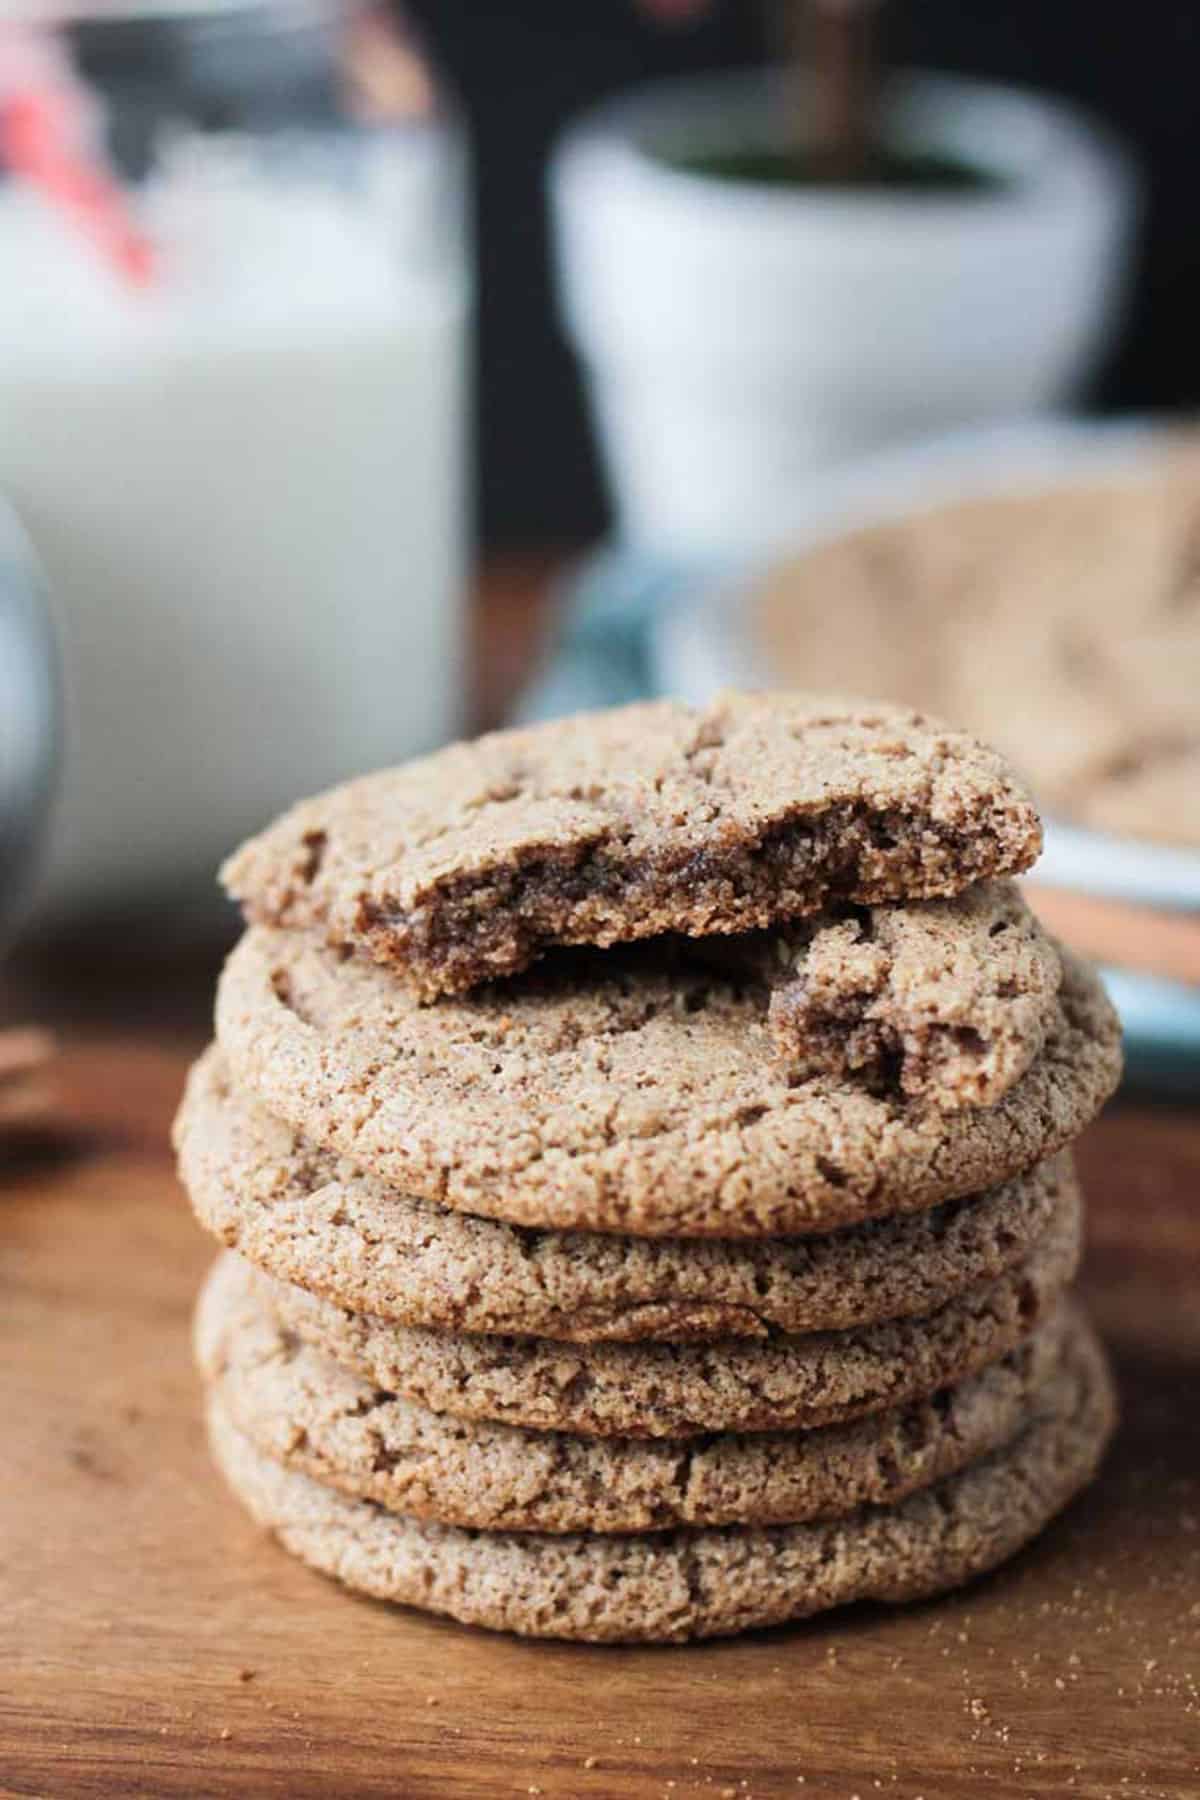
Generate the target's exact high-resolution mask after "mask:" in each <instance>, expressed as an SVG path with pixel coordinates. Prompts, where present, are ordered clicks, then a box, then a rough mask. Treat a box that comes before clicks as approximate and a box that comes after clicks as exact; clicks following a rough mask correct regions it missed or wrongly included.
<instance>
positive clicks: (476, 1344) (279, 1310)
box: [216, 1212, 1080, 1437]
mask: <svg viewBox="0 0 1200 1800" xmlns="http://www.w3.org/2000/svg"><path fill="white" fill-rule="evenodd" d="M1079 1238H1080V1222H1079V1215H1078V1212H1076V1214H1075V1216H1074V1217H1073V1218H1069V1217H1064V1218H1062V1219H1061V1220H1056V1221H1055V1222H1054V1224H1053V1225H1052V1226H1051V1227H1050V1230H1049V1231H1048V1232H1047V1234H1046V1236H1045V1238H1044V1239H1043V1241H1042V1243H1040V1244H1039V1245H1038V1246H1037V1248H1036V1249H1035V1250H1034V1251H1033V1252H1032V1253H1031V1255H1030V1256H1029V1257H1027V1258H1026V1260H1025V1261H1024V1263H1022V1264H1021V1265H1020V1266H1019V1267H1018V1268H1016V1269H1014V1270H1011V1271H1010V1272H1009V1273H1008V1274H1007V1275H1002V1276H1000V1278H999V1279H998V1280H996V1281H994V1282H987V1283H985V1284H984V1285H983V1286H982V1287H979V1288H975V1289H973V1290H972V1291H971V1292H970V1293H968V1294H963V1295H959V1296H958V1297H957V1298H956V1299H954V1300H950V1301H948V1302H947V1303H946V1305H945V1306H943V1307H941V1308H939V1310H938V1311H937V1312H935V1313H932V1314H930V1316H929V1317H928V1318H924V1319H901V1320H892V1321H888V1322H885V1323H883V1324H878V1325H868V1326H864V1327H862V1328H859V1329H850V1330H847V1331H836V1332H829V1331H826V1332H813V1333H809V1334H806V1335H805V1336H802V1337H772V1338H767V1339H764V1340H758V1339H753V1338H749V1339H748V1338H728V1339H721V1340H717V1341H715V1342H712V1343H701V1344H659V1343H645V1344H640V1343H639V1344H563V1343H549V1342H543V1341H541V1340H539V1339H537V1338H507V1337H473V1336H468V1335H465V1334H459V1333H456V1332H448V1331H430V1330H427V1329H424V1328H423V1327H419V1326H403V1325H389V1324H387V1323H385V1322H382V1321H380V1320H378V1319H373V1318H371V1317H370V1315H369V1314H363V1313H348V1312H345V1311H343V1310H342V1309H340V1308H339V1307H336V1306H332V1305H330V1303H329V1302H328V1301H327V1300H319V1299H317V1298H316V1297H315V1296H314V1295H312V1294H308V1293H306V1292H305V1291H304V1289H303V1288H297V1287H291V1286H289V1285H288V1284H286V1283H284V1282H276V1281H272V1280H271V1278H270V1277H269V1276H265V1275H260V1274H258V1273H256V1272H255V1271H253V1270H250V1269H249V1268H248V1266H247V1265H245V1264H239V1263H238V1261H237V1259H236V1258H232V1259H230V1261H231V1263H232V1267H233V1269H239V1270H240V1271H241V1274H240V1277H239V1276H236V1275H234V1274H231V1273H229V1274H226V1273H222V1272H221V1271H222V1269H223V1268H224V1269H228V1268H229V1267H230V1264H228V1263H226V1264H222V1263H218V1265H217V1268H218V1275H217V1277H216V1279H219V1280H221V1281H225V1280H228V1281H230V1282H232V1281H235V1280H237V1279H239V1278H240V1279H242V1280H246V1281H249V1282H251V1283H255V1284H257V1286H258V1289H259V1291H260V1293H261V1294H262V1296H263V1303H264V1304H265V1305H266V1306H267V1307H268V1308H269V1310H270V1311H271V1313H272V1314H273V1315H274V1316H275V1318H276V1319H278V1321H279V1322H280V1324H281V1325H282V1326H283V1327H284V1328H285V1329H286V1330H288V1331H291V1332H294V1333H295V1335H296V1336H297V1337H299V1338H300V1339H302V1340H303V1341H304V1342H305V1343H309V1344H313V1345H314V1346H315V1347H316V1348H318V1349H320V1350H323V1351H324V1352H325V1354H326V1355H327V1356H329V1357H331V1358H332V1360H333V1361H334V1362H336V1363H339V1364H340V1365H341V1366H342V1367H343V1368H347V1369H353V1370H355V1371H356V1372H357V1373H358V1374H360V1375H362V1376H363V1377H364V1378H365V1379H366V1380H367V1381H369V1382H370V1383H372V1385H373V1386H374V1387H376V1388H381V1389H383V1390H385V1391H386V1392H388V1393H396V1394H403V1395H404V1396H405V1398H407V1399H409V1400H415V1401H417V1402H418V1404H420V1405H422V1406H427V1407H428V1408H429V1409H430V1410H431V1411H433V1412H442V1413H450V1414H452V1415H453V1416H454V1417H456V1418H461V1419H490V1420H495V1421H497V1422H499V1423H501V1424H508V1425H525V1426H529V1427H531V1428H532V1429H534V1430H539V1431H566V1432H573V1433H580V1432H582V1433H584V1434H585V1435H592V1434H594V1435H596V1436H599V1437H687V1436H692V1435H695V1434H697V1433H703V1432H707V1431H788V1430H794V1429H807V1428H808V1427H811V1426H814V1425H827V1424H830V1423H832V1422H834V1421H835V1420H839V1419H847V1418H854V1417H857V1416H858V1415H860V1414H862V1413H869V1412H879V1411H881V1410H882V1409H883V1408H885V1407H889V1406H896V1405H898V1404H900V1403H901V1402H902V1401H905V1400H908V1399H912V1398H914V1397H916V1396H918V1395H924V1394H931V1393H933V1392H934V1391H935V1390H936V1389H938V1388H940V1387H945V1386H946V1385H947V1384H948V1383H950V1382H952V1381H958V1380H961V1379H962V1378H963V1377H965V1376H966V1375H969V1374H971V1373H973V1372H974V1371H975V1370H976V1369H980V1368H983V1367H984V1366H985V1364H987V1363H989V1362H994V1361H996V1359H997V1358H998V1357H1001V1356H1004V1355H1006V1354H1007V1352H1008V1351H1009V1350H1011V1349H1013V1348H1014V1347H1015V1346H1016V1345H1017V1344H1019V1343H1020V1342H1021V1341H1022V1340H1023V1339H1024V1338H1025V1337H1027V1336H1028V1335H1029V1333H1030V1332H1031V1331H1032V1330H1033V1329H1034V1327H1035V1325H1037V1324H1038V1322H1039V1321H1040V1320H1041V1319H1043V1318H1044V1317H1045V1316H1046V1314H1047V1313H1048V1312H1049V1311H1050V1310H1052V1308H1053V1306H1054V1304H1055V1302H1056V1301H1057V1299H1058V1297H1059V1295H1060V1294H1061V1293H1062V1290H1063V1288H1064V1287H1065V1286H1066V1284H1067V1283H1068V1282H1069V1281H1070V1279H1071V1277H1072V1275H1073V1274H1074V1272H1075V1268H1076V1265H1077V1263H1078V1260H1079Z"/></svg>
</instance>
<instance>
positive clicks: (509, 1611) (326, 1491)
mask: <svg viewBox="0 0 1200 1800" xmlns="http://www.w3.org/2000/svg"><path fill="white" fill-rule="evenodd" d="M1113 1420H1114V1403H1113V1395H1112V1388H1111V1384H1110V1381H1109V1377H1108V1374H1107V1370H1106V1368H1105V1366H1104V1362H1103V1359H1102V1358H1101V1357H1099V1356H1096V1355H1094V1354H1093V1355H1092V1356H1091V1357H1085V1358H1083V1359H1082V1360H1081V1364H1080V1368H1079V1376H1078V1380H1077V1381H1076V1382H1074V1383H1070V1384H1067V1386H1066V1390H1065V1391H1064V1392H1063V1394H1062V1398H1061V1405H1060V1410H1059V1411H1058V1412H1057V1413H1051V1414H1049V1415H1048V1416H1045V1417H1041V1418H1038V1419H1037V1420H1036V1421H1035V1422H1033V1423H1031V1424H1030V1425H1029V1426H1028V1427H1027V1428H1026V1429H1025V1430H1024V1431H1022V1432H1020V1433H1019V1434H1018V1436H1017V1437H1016V1438H1014V1439H1013V1440H1012V1441H1011V1442H1010V1443H1009V1444H1007V1445H1005V1446H1004V1447H1002V1448H1001V1449H999V1450H996V1451H994V1452H992V1454H991V1455H989V1456H986V1457H984V1458H982V1459H981V1460H980V1461H979V1462H976V1463H972V1464H971V1465H970V1466H969V1467H967V1468H966V1469H964V1470H962V1471H961V1472H960V1473H958V1474H956V1475H952V1476H950V1477H948V1478H947V1479H946V1480H943V1481H940V1482H938V1483H937V1484H936V1485H935V1486H933V1487H931V1488H927V1489H924V1490H922V1491H921V1492H919V1493H916V1494H912V1495H910V1496H909V1498H908V1499H906V1500H902V1501H901V1502H900V1503H899V1504H898V1505H895V1506H869V1507H864V1508H862V1509H861V1510H860V1511H858V1512H856V1513H852V1514H851V1515H849V1516H848V1517H847V1518H844V1519H838V1520H832V1521H825V1522H821V1523H811V1524H803V1525H780V1526H773V1527H772V1526H759V1527H755V1526H729V1527H726V1528H724V1529H717V1530H689V1529H680V1530H677V1531H667V1532H655V1533H647V1534H642V1535H632V1536H602V1535H594V1534H588V1535H584V1534H579V1533H575V1534H569V1535H564V1536H557V1537H555V1536H548V1535H545V1534H537V1533H528V1532H493V1531H464V1530H462V1529H460V1528H458V1527H455V1526H452V1525H437V1524H433V1523H429V1522H422V1521H419V1520H415V1519H408V1518H403V1517H399V1516H397V1515H396V1514H395V1513H390V1512H386V1511H385V1510H384V1509H383V1508H382V1507H379V1506H376V1505H373V1504H372V1503H371V1502H370V1501H368V1500H355V1499H350V1498H348V1497H347V1496H346V1495H344V1494H340V1493H337V1492H336V1491H334V1490H333V1489H330V1488H327V1487H324V1486H322V1485H321V1484H320V1483H318V1482H316V1481H313V1480H312V1478H311V1477H310V1476H308V1475H303V1474H300V1473H298V1472H296V1471H295V1470H291V1469H285V1468H284V1467H283V1466H282V1465H281V1464H279V1463H277V1462H275V1461H273V1460H272V1459H271V1458H270V1457H268V1456H265V1455H264V1454H263V1453H262V1451H261V1450H258V1449H256V1448H255V1447H254V1446H253V1445H252V1444H251V1443H250V1440H249V1439H248V1438H246V1437H244V1436H243V1435H242V1433H241V1432H239V1431H238V1430H237V1429H236V1427H235V1426H234V1425H233V1424H232V1422H231V1421H230V1419H229V1417H228V1416H227V1414H226V1413H225V1411H224V1409H223V1407H222V1406H221V1404H220V1402H219V1400H215V1399H214V1400H213V1401H211V1402H210V1411H209V1425H210V1433H211V1439H212V1446H213V1452H214V1455H215V1457H216V1459H217V1462H218V1464H219V1466H220V1467H221V1469H222V1471H223V1473H224V1475H225V1478H226V1480H227V1481H228V1483H229V1485H230V1487H231V1488H232V1489H233V1491H234V1493H235V1494H236V1495H237V1496H238V1498H239V1499H240V1500H241V1501H242V1503H243V1505H245V1506H246V1507H247V1508H248V1510H249V1511H250V1513H251V1515H252V1516H253V1517H254V1518H255V1519H256V1520H257V1521H258V1523H259V1524H260V1525H262V1526H264V1527H265V1528H266V1529H268V1530H269V1531H271V1532H272V1533H273V1535H274V1536H275V1537H276V1538H277V1539H278V1540H279V1542H280V1543H281V1544H282V1545H283V1546H284V1548H285V1549H287V1550H289V1551H291V1553H292V1554H293V1555H295V1556H298V1557H300V1558H301V1560H302V1561H304V1562H306V1563H308V1564H309V1565H310V1566H311V1567H312V1568H315V1569H319V1570H321V1571H322V1573H324V1574H327V1575H333V1576H336V1578H337V1579H338V1580H340V1581H341V1582H343V1583H344V1584H345V1585H346V1586H347V1587H349V1588H351V1589H354V1590H356V1591H357V1592H359V1593H362V1594H368V1595H371V1596H372V1597H373V1598H375V1599H377V1600H392V1601H400V1602H402V1603H404V1604H406V1605H410V1606H416V1607H419V1608H421V1609H423V1610H424V1611H426V1612H434V1613H443V1614H448V1615H449V1616H450V1617H451V1618H455V1619H458V1620H460V1621H461V1622H462V1623H464V1624H470V1625H486V1626H490V1627H491V1628H492V1629H494V1630H500V1631H512V1632H518V1633H520V1634H522V1635H524V1636H530V1637H557V1638H577V1639H583V1640H587V1641H591V1642H596V1643H636V1642H640V1643H654V1642H679V1641H681V1640H683V1639H686V1638H701V1637H718V1636H722V1635H728V1634H730V1633H733V1632H738V1631H748V1630H751V1629H753V1628H755V1627H758V1626H766V1625H782V1624H784V1623H786V1622H787V1621H789V1620H794V1619H802V1618H805V1617H807V1616H809V1615H810V1614H812V1613H817V1612H822V1611H825V1610H827V1609H829V1608H830V1607H835V1606H841V1605H845V1604H846V1603H847V1602H849V1601H853V1600H883V1601H904V1600H918V1599H923V1598H926V1597H928V1596H930V1595H933V1594H938V1593H943V1592H945V1591H946V1590H947V1589H950V1588H954V1587H958V1586H960V1585H961V1584H962V1583H963V1582H966V1581H969V1580H970V1579H971V1578H972V1577H973V1576H976V1575H981V1574H983V1573H984V1571H985V1570H988V1569H993V1568H995V1567H996V1565H997V1564H999V1563H1002V1562H1004V1561H1005V1560H1006V1558H1008V1557H1010V1556H1012V1555H1013V1554H1014V1553H1015V1552H1016V1551H1017V1550H1019V1549H1020V1548H1021V1547H1022V1545H1024V1544H1026V1543H1028V1542H1029V1540H1030V1539H1031V1538H1033V1537H1035V1536H1036V1535H1037V1533H1038V1532H1039V1531H1041V1530H1042V1528H1043V1527H1044V1526H1045V1525H1046V1524H1048V1523H1049V1521H1050V1520H1051V1519H1052V1518H1053V1517H1054V1515H1055V1514H1056V1513H1057V1512H1059V1511H1060V1510H1061V1509H1062V1508H1063V1507H1064V1506H1065V1505H1066V1504H1067V1502H1068V1501H1069V1500H1071V1499H1072V1498H1073V1497H1074V1495H1075V1494H1077V1493H1078V1492H1079V1490H1080V1489H1081V1488H1083V1487H1084V1486H1086V1484H1087V1483H1088V1481H1090V1480H1091V1478H1092V1475H1093V1474H1094V1472H1095V1469H1096V1466H1097V1464H1098V1462H1099V1460H1100V1457H1101V1455H1102V1454H1103V1451H1104V1448H1105V1445H1106V1444H1107V1442H1108V1439H1109V1437H1110V1435H1111V1433H1112V1427H1113Z"/></svg>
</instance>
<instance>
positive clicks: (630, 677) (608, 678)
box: [514, 545, 702, 724]
mask: <svg viewBox="0 0 1200 1800" xmlns="http://www.w3.org/2000/svg"><path fill="white" fill-rule="evenodd" d="M701 577H702V571H700V570H698V569H695V568H690V569H689V568H687V567H686V566H684V565H680V564H673V563H665V562H652V561H649V560H647V559H646V558H644V557H641V556H637V555H635V554H634V553H633V552H631V551H628V550H621V549H617V548H613V547H610V546H608V545H602V546H601V547H600V548H599V549H597V550H593V551H591V552H590V553H589V554H588V555H586V556H584V557H583V558H582V559H581V561H580V562H579V563H578V564H577V565H576V567H575V569H574V570H573V571H572V572H571V573H570V574H569V575H568V576H567V577H566V578H565V579H564V581H563V583H562V584H561V591H560V594H559V596H558V601H559V616H558V621H557V624H556V626H555V630H554V634H553V638H552V641H551V645H550V650H549V653H548V655H547V658H546V661H545V663H544V664H543V666H542V668H541V669H540V670H539V671H538V673H537V674H536V675H535V676H534V678H533V680H532V682H531V683H530V685H529V686H528V687H527V688H526V689H525V691H524V693H523V694H522V695H521V698H520V700H519V701H518V703H517V707H516V710H515V715H514V722H515V723H519V724H531V723H532V722H533V721H535V720H537V719H559V718H562V717H563V716H564V715H565V714H567V713H572V712H583V711H585V710H586V709H587V708H589V707H595V706H620V705H621V704H623V703H624V702H625V701H627V700H644V699H646V698H647V696H648V695H650V694H652V693H653V692H655V685H654V671H653V667H652V663H651V657H650V630H649V628H650V620H651V618H652V617H654V615H655V614H656V613H658V612H660V611H661V609H662V608H663V607H665V606H670V605H674V604H676V603H677V601H678V599H679V597H680V595H681V594H683V593H685V592H686V591H687V588H688V585H689V583H690V582H691V581H695V580H697V579H700V578H701Z"/></svg>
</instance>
